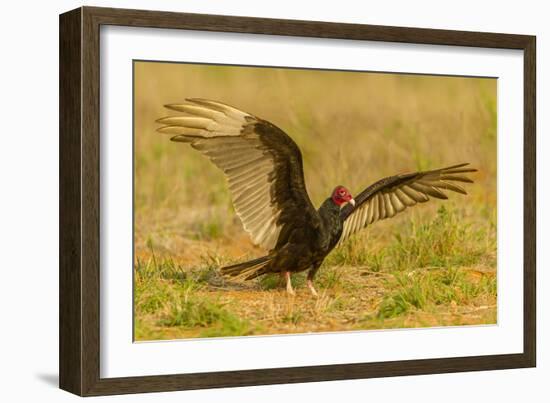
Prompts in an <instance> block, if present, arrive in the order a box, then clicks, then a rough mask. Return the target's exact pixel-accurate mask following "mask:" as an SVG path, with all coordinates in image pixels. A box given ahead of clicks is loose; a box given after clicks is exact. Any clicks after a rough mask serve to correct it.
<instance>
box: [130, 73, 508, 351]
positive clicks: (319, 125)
mask: <svg viewBox="0 0 550 403" xmlns="http://www.w3.org/2000/svg"><path fill="white" fill-rule="evenodd" d="M135 72H136V76H135V78H136V81H135V83H136V87H135V95H136V98H135V128H136V131H135V252H136V253H135V256H136V261H135V265H134V273H135V335H136V339H137V340H153V339H173V338H185V337H215V336H232V335H250V334H275V333H296V332H314V331H342V330H357V329H380V328H401V327H423V326H445V325H463V324H488V323H496V296H497V284H496V82H495V80H490V79H466V78H450V77H423V76H405V75H390V74H373V73H361V74H355V73H339V72H323V71H298V70H285V69H259V68H246V69H243V68H235V67H217V66H207V67H205V66H193V65H176V64H158V63H137V64H136V68H135ZM185 97H204V98H211V99H216V100H220V101H224V102H227V103H229V104H232V105H234V106H237V107H239V108H241V109H243V110H246V111H249V112H251V113H253V114H256V115H258V116H260V117H263V118H265V119H268V120H270V121H272V122H273V123H275V124H277V125H278V126H280V127H281V128H283V129H284V130H285V131H287V133H289V134H290V135H291V137H292V138H293V139H294V140H295V141H296V142H297V143H298V145H299V146H300V148H301V150H302V152H303V155H304V170H305V176H306V183H307V187H308V192H309V194H310V196H311V199H312V201H313V202H314V204H315V205H319V204H320V203H321V202H322V200H324V199H325V198H326V197H327V196H328V194H329V192H330V191H331V190H332V188H333V187H334V186H335V185H336V184H343V185H346V186H347V187H348V188H349V189H350V190H351V191H352V192H355V193H357V192H359V191H361V190H362V189H363V188H364V187H365V186H367V185H368V184H370V183H371V182H373V181H375V180H377V179H379V178H381V177H383V176H387V175H392V174H395V173H398V172H404V171H410V170H415V169H427V168H437V167H441V166H445V165H450V164H455V163H460V162H471V163H472V164H473V165H474V166H475V167H476V168H478V169H479V172H478V173H476V174H475V175H474V179H475V184H473V185H471V186H469V187H468V189H467V190H468V192H469V195H468V196H467V197H463V196H461V195H456V194H453V195H451V196H450V200H448V201H446V202H440V201H431V202H429V203H427V204H424V205H421V206H418V207H414V208H412V209H408V210H407V211H406V212H404V213H402V214H400V215H398V216H396V217H394V218H392V219H391V220H386V221H382V222H380V223H376V224H375V225H373V226H372V227H371V228H368V229H366V230H365V231H363V232H361V233H360V234H358V235H357V236H356V237H354V238H352V239H350V240H349V241H348V242H346V243H345V244H344V245H342V246H341V247H340V248H339V249H336V250H334V251H333V252H332V253H331V254H330V255H329V256H328V258H327V259H326V261H325V262H324V264H323V267H322V268H321V269H320V271H319V274H318V277H317V279H316V286H317V288H318V291H320V297H319V298H317V299H316V298H313V297H312V296H311V295H310V294H309V292H308V290H307V289H306V288H305V279H304V275H302V274H297V275H295V276H294V278H293V283H294V284H295V286H296V288H297V295H296V297H289V296H288V295H286V293H285V292H284V289H283V288H281V287H280V284H279V281H280V280H279V278H278V276H267V277H264V278H261V279H258V280H254V281H250V282H233V281H229V280H228V279H225V278H222V277H220V275H219V273H218V271H217V269H218V268H219V267H220V266H222V265H224V264H228V263H233V262H238V261H243V260H245V259H248V258H252V257H256V256H260V255H261V254H262V253H263V252H264V251H262V250H261V249H259V248H256V247H254V246H253V245H252V244H251V243H250V241H249V239H248V237H247V235H246V234H245V233H244V231H243V230H242V228H241V226H240V222H239V221H238V218H237V217H236V216H235V214H234V212H233V209H232V205H231V201H230V196H229V194H228V191H227V186H226V184H225V180H224V178H223V175H222V174H221V172H219V171H218V170H217V169H216V168H215V167H214V166H213V165H212V164H211V163H210V162H209V161H207V160H206V159H205V158H204V157H202V156H201V155H200V154H199V153H197V152H196V151H194V150H192V149H191V148H190V147H188V146H185V145H182V144H176V143H171V142H170V141H168V138H166V137H163V136H162V135H159V134H157V133H155V128H156V125H155V124H154V120H155V119H156V118H158V117H161V116H164V115H165V114H166V111H164V110H163V108H162V105H163V104H166V103H173V102H181V101H182V100H183V99H184V98H185Z"/></svg>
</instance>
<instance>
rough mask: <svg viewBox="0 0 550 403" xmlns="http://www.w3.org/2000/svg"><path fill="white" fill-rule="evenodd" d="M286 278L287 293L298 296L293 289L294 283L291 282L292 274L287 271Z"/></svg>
mask: <svg viewBox="0 0 550 403" xmlns="http://www.w3.org/2000/svg"><path fill="white" fill-rule="evenodd" d="M285 278H286V292H288V293H289V294H290V295H296V293H295V292H294V289H293V288H292V282H291V281H290V272H289V271H285Z"/></svg>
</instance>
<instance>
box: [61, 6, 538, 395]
mask: <svg viewBox="0 0 550 403" xmlns="http://www.w3.org/2000/svg"><path fill="white" fill-rule="evenodd" d="M535 178H536V176H535V37H533V36H525V35H513V34H497V33H481V32H461V31H446V30H432V29H419V28H402V27H386V26H372V25H353V24H337V23H327V22H312V21H292V20H272V19H261V18H248V17H228V16H214V15H199V14H182V13H169V12H157V11H138V10H119V9H106V8H93V7H83V8H79V9H76V10H73V11H70V12H67V13H65V14H62V15H61V16H60V181H61V182H60V183H61V184H60V386H61V388H63V389H65V390H67V391H70V392H72V393H75V394H78V395H83V396H90V395H106V394H118V393H137V392H152V391H168V390H185V389H197V388H213V387H229V386H245V385H260V384H275V383H290V382H311V381H324V380H339V379H353V378H368V377H383V376H398V375H414V374H430V373H445V372H457V371H478V370H490V369H504V368H521V367H532V366H534V365H535V356H536V354H535V336H536V332H535V300H536V297H535V234H536V230H535Z"/></svg>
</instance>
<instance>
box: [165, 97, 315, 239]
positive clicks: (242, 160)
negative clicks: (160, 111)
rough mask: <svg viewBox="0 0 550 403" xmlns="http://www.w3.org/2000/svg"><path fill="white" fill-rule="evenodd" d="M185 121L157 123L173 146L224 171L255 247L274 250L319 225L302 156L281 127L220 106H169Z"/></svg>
mask: <svg viewBox="0 0 550 403" xmlns="http://www.w3.org/2000/svg"><path fill="white" fill-rule="evenodd" d="M165 107H166V108H168V109H171V110H174V111H178V112H183V113H185V114H186V115H185V116H170V117H165V118H162V119H159V120H158V121H157V122H158V123H161V124H163V125H164V126H163V127H161V128H159V129H158V131H159V132H161V133H167V134H171V135H173V137H172V138H171V140H172V141H177V142H183V143H189V144H190V145H191V147H193V148H195V149H196V150H198V151H200V152H201V153H202V154H204V155H205V156H207V157H208V158H209V159H210V161H212V162H213V163H214V164H215V165H216V166H217V167H218V168H220V169H221V170H222V171H223V172H224V174H225V176H226V178H227V181H228V183H229V190H230V192H231V196H232V200H233V205H234V207H235V211H236V213H237V215H238V216H239V218H240V219H241V222H242V224H243V227H244V229H245V230H246V232H248V234H249V235H250V237H251V239H252V242H254V243H255V244H256V245H260V246H262V247H264V248H266V249H269V250H271V249H273V248H274V247H275V246H276V245H277V244H278V241H279V240H281V238H285V237H288V235H289V234H290V233H291V232H292V229H293V228H297V227H299V226H305V225H314V226H316V225H319V217H318V215H317V212H316V210H315V208H314V207H313V205H312V203H311V201H310V199H309V196H308V194H307V191H306V186H305V182H304V173H303V167H302V154H301V153H300V149H299V148H298V146H297V145H296V143H295V142H294V141H293V140H292V139H291V138H290V137H289V136H288V135H287V134H286V133H285V132H283V131H282V130H281V129H279V128H278V127H276V126H275V125H273V124H271V123H269V122H267V121H265V120H262V119H259V118H257V117H255V116H252V115H250V114H248V113H245V112H242V111H240V110H238V109H235V108H233V107H231V106H228V105H225V104H222V103H220V102H215V101H210V100H205V99H186V103H184V104H174V105H165Z"/></svg>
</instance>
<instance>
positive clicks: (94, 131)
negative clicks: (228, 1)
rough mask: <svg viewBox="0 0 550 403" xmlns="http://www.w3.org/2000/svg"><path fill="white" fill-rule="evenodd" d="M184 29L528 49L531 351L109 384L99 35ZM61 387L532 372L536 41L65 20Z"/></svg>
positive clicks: (527, 342) (141, 17)
mask: <svg viewBox="0 0 550 403" xmlns="http://www.w3.org/2000/svg"><path fill="white" fill-rule="evenodd" d="M101 25H123V26H134V27H155V28H175V29H187V30H203V31H216V32H239V33H254V34H270V35H289V36H302V37H318V38H338V39H353V40H370V41H384V42H403V43H421V44H436V45H460V46H475V47H482V48H501V49H502V48H504V49H520V50H523V51H524V133H523V135H524V161H525V162H524V164H525V165H524V205H525V209H524V350H523V353H521V354H504V355H491V356H476V357H457V358H442V359H422V360H408V361H393V362H380V363H377V362H375V363H360V364H342V365H323V366H308V367H292V368H277V369H256V370H246V371H226V372H211V373H194V374H174V375H158V376H140V377H127V378H100V373H99V330H100V329H99V327H100V320H99V287H100V283H99V240H100V232H99V178H100V172H99V71H100V70H99V67H100V66H99V28H100V26H101ZM59 39H60V60H59V61H60V83H59V91H60V145H59V147H60V174H59V176H60V214H59V215H60V223H59V224H60V242H59V244H60V250H59V255H60V256H59V258H60V277H59V285H60V288H59V290H60V293H59V300H60V308H59V311H60V312H59V322H60V343H59V362H60V378H59V379H60V387H61V388H62V389H65V390H67V391H69V392H72V393H75V394H78V395H81V396H92V395H108V394H120V393H137V392H154V391H169V390H185V389H199V388H217V387H229V386H246V385H262V384H277V383H296V382H313V381H328V380H341V379H357V378H370V377H373V378H374V377H386V376H398V375H417V374H433V373H447V372H459V371H481V370H494V369H505V368H522V367H533V366H535V363H536V350H535V344H536V318H535V301H536V296H535V291H536V290H535V264H536V262H535V248H536V246H535V243H536V239H535V236H536V235H535V234H536V229H535V228H536V227H535V207H536V206H535V194H536V189H535V178H536V172H535V111H536V107H535V101H536V95H535V71H536V70H535V60H536V56H535V54H536V53H535V52H536V48H535V44H536V41H535V37H534V36H527V35H510V34H496V33H483V32H462V31H447V30H435V29H419V28H402V27H389V26H375V25H356V24H338V23H328V22H312V21H294V20H274V19H264V18H249V17H228V16H219V15H201V14H182V13H170V12H157V11H138V10H121V9H108V8H95V7H82V8H79V9H75V10H73V11H69V12H67V13H65V14H62V15H61V16H60V38H59Z"/></svg>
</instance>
